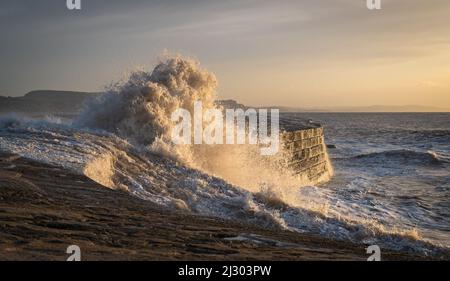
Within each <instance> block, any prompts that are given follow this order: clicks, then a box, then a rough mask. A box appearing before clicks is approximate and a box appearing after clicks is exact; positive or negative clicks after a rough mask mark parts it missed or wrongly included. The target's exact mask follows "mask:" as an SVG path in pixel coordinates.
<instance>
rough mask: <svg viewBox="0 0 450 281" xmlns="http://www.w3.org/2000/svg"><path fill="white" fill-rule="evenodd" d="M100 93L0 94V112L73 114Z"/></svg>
mask: <svg viewBox="0 0 450 281" xmlns="http://www.w3.org/2000/svg"><path fill="white" fill-rule="evenodd" d="M98 95H100V94H99V93H87V92H73V91H48V90H40V91H32V92H29V93H28V94H26V95H25V96H23V97H2V96H0V114H1V113H9V112H18V113H24V114H28V115H41V114H49V113H50V114H55V115H59V114H61V115H66V114H68V115H73V114H77V113H78V112H79V111H80V110H81V109H82V107H83V105H84V103H85V102H86V100H87V99H88V98H90V97H95V96H98ZM217 104H218V105H221V106H223V107H224V108H233V109H234V108H242V109H246V106H245V105H242V104H240V103H238V102H236V101H235V100H219V101H217Z"/></svg>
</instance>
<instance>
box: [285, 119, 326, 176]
mask: <svg viewBox="0 0 450 281" xmlns="http://www.w3.org/2000/svg"><path fill="white" fill-rule="evenodd" d="M280 137H281V139H280V140H281V143H282V145H283V148H284V151H285V152H286V158H287V159H286V165H287V166H288V167H289V168H291V170H293V171H294V173H295V174H296V175H298V176H299V177H301V178H303V179H305V180H306V181H309V182H311V183H319V182H324V181H327V180H329V178H330V177H331V176H332V174H333V169H332V166H331V163H330V160H329V157H328V153H327V147H326V145H325V141H324V130H323V127H317V128H307V129H300V130H293V131H284V132H282V133H281V135H280Z"/></svg>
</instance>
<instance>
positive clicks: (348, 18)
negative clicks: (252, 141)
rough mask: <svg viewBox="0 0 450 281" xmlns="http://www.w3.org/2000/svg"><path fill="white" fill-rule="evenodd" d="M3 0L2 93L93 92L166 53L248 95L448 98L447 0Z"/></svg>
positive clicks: (333, 101)
mask: <svg viewBox="0 0 450 281" xmlns="http://www.w3.org/2000/svg"><path fill="white" fill-rule="evenodd" d="M81 4H82V9H81V10H80V11H71V10H68V9H67V8H66V0H39V1H36V0H10V1H7V0H0V38H1V43H0V64H1V67H0V95H4V96H21V95H23V94H25V93H27V92H29V91H31V90H36V89H54V90H76V91H100V90H102V89H103V88H104V87H105V86H107V85H108V84H110V83H111V82H114V81H116V80H119V79H121V78H123V77H124V75H126V74H127V73H129V72H130V71H132V70H134V69H136V68H142V67H144V68H146V69H149V70H150V69H152V67H153V66H154V64H155V63H156V62H157V61H158V57H160V56H161V54H163V53H165V52H167V51H168V52H170V53H174V54H176V53H180V54H182V55H184V56H187V57H192V58H195V59H197V60H198V61H200V63H201V65H202V66H203V67H205V68H206V69H208V70H210V71H212V72H213V73H215V75H216V76H217V78H218V80H219V89H218V94H219V97H220V98H223V99H236V100H238V101H239V102H241V103H244V104H247V105H254V106H264V105H279V106H292V107H294V106H295V107H320V106H370V105H410V104H416V105H426V106H437V107H445V108H450V28H449V26H450V1H448V0H381V4H382V8H381V10H369V9H368V8H367V7H366V0H277V1H273V0H270V1H269V0H217V1H216V0H154V1H152V0H128V1H123V0H81Z"/></svg>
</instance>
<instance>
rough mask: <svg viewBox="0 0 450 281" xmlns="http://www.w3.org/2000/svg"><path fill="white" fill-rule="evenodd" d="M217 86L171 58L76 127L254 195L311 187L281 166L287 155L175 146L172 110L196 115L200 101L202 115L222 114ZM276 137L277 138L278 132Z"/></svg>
mask: <svg viewBox="0 0 450 281" xmlns="http://www.w3.org/2000/svg"><path fill="white" fill-rule="evenodd" d="M217 85H218V82H217V79H216V77H215V76H214V74H212V73H209V72H208V71H206V70H204V69H202V68H201V67H200V64H199V63H198V62H196V61H193V60H191V59H184V58H182V57H180V56H175V57H172V58H169V59H167V60H165V61H161V62H160V63H159V64H158V65H157V66H156V67H155V68H154V70H153V71H151V72H146V71H138V72H135V73H132V74H131V75H130V78H129V79H128V81H125V82H123V83H120V84H117V85H115V87H114V88H113V89H111V90H110V91H108V92H107V93H105V94H104V95H102V96H100V97H98V98H95V99H94V100H92V101H91V102H90V103H88V104H87V106H86V108H85V109H84V110H83V112H82V113H81V114H80V116H79V117H78V118H77V119H76V120H75V122H74V124H75V125H76V126H78V127H89V128H97V129H102V130H106V131H109V132H113V133H115V134H117V135H119V136H120V137H122V138H125V139H128V140H129V141H130V142H132V143H134V144H136V145H142V146H145V147H147V148H148V149H150V150H151V151H153V152H157V153H159V154H162V155H164V156H168V157H170V158H172V159H175V160H176V161H179V162H180V163H182V164H183V165H187V166H189V167H191V168H195V169H199V170H201V171H204V172H206V173H208V174H210V175H214V176H217V177H220V178H223V179H225V180H227V181H228V182H230V183H232V184H236V185H238V186H241V187H244V188H246V189H248V190H250V191H253V192H259V191H261V188H262V187H264V188H265V189H267V188H270V189H272V190H273V191H274V192H278V193H279V195H280V197H285V196H284V195H283V194H285V193H286V190H288V189H289V188H293V189H297V188H298V187H299V186H302V185H305V184H309V183H310V182H307V181H306V180H305V179H301V178H299V177H298V176H294V174H295V173H294V171H292V170H290V169H289V168H287V167H286V165H284V164H285V163H284V162H285V161H286V160H285V159H286V157H285V153H287V152H285V151H280V152H279V153H277V154H276V155H273V156H270V157H265V156H262V155H261V153H260V149H261V147H260V146H255V145H252V144H251V143H245V144H236V145H206V144H205V145H191V144H185V145H183V144H176V143H174V142H173V139H172V137H173V135H172V134H173V131H174V128H175V126H177V123H176V122H173V120H172V114H173V112H176V110H180V109H182V110H185V111H186V112H188V113H189V114H190V115H191V116H195V114H196V112H195V107H196V103H198V102H199V101H200V102H201V104H202V108H203V110H205V111H208V110H224V111H225V109H224V108H221V107H218V106H216V104H215V101H216V88H217ZM262 119H265V118H262ZM230 120H231V119H228V118H227V120H225V122H226V124H228V123H227V122H233V123H234V119H232V120H231V121H230ZM259 121H260V122H261V121H262V120H259ZM261 123H262V122H261ZM275 133H276V134H277V135H276V137H277V138H278V132H275ZM246 134H249V131H248V130H247V131H246ZM272 137H273V136H272ZM266 144H267V143H266Z"/></svg>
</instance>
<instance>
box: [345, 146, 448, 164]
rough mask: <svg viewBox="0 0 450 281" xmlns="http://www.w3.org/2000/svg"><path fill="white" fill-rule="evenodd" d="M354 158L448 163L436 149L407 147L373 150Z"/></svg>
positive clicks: (375, 160) (380, 160)
mask: <svg viewBox="0 0 450 281" xmlns="http://www.w3.org/2000/svg"><path fill="white" fill-rule="evenodd" d="M352 159H361V160H370V161H373V162H382V161H391V162H396V163H398V162H401V163H403V164H411V165H441V164H443V163H448V159H447V158H446V156H444V155H441V154H438V153H436V152H434V151H431V150H430V151H424V152H423V151H414V150H407V149H400V150H387V151H381V152H373V153H367V154H360V155H357V156H354V157H352Z"/></svg>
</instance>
